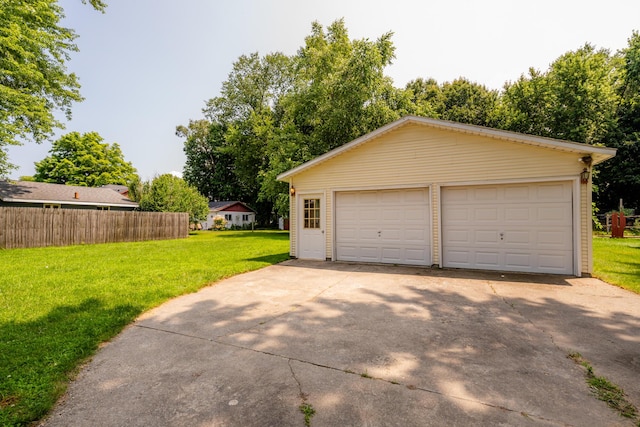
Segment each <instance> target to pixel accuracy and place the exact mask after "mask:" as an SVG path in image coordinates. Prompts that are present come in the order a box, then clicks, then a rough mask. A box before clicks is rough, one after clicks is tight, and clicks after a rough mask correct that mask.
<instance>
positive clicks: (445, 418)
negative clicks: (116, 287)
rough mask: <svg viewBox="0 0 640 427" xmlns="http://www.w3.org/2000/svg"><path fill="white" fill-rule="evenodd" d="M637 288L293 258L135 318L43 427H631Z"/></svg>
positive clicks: (639, 330)
mask: <svg viewBox="0 0 640 427" xmlns="http://www.w3.org/2000/svg"><path fill="white" fill-rule="evenodd" d="M639 312H640V296H638V295H635V294H632V293H629V292H627V291H624V290H622V289H619V288H615V287H613V286H609V285H607V284H605V283H603V282H601V281H599V280H596V279H590V278H587V279H585V278H567V277H560V276H543V275H519V274H506V273H505V274H501V273H495V272H477V271H473V272H471V271H451V270H430V269H421V268H413V267H392V266H377V265H359V264H342V263H324V262H316V263H314V262H305V261H300V260H295V261H287V262H285V263H282V264H279V265H275V266H271V267H267V268H265V269H262V270H259V271H255V272H251V273H246V274H243V275H240V276H235V277H232V278H230V279H227V280H224V281H222V282H219V283H217V284H215V285H214V286H210V287H208V288H205V289H203V290H201V291H200V292H198V293H195V294H191V295H187V296H183V297H180V298H177V299H175V300H172V301H170V302H168V303H166V304H164V305H162V306H160V307H158V308H156V309H154V310H151V311H150V312H148V313H146V314H145V315H143V316H141V317H140V318H139V319H138V320H137V321H136V322H135V323H134V324H133V325H132V326H131V327H128V328H127V329H126V330H125V331H124V332H123V333H122V334H121V335H119V336H118V337H117V338H116V339H115V340H114V341H113V342H111V343H109V344H108V345H106V346H105V347H104V348H103V349H102V350H101V351H100V352H99V353H98V354H97V355H96V356H95V358H94V360H93V361H92V362H91V363H90V364H89V365H88V366H87V368H86V369H85V370H84V371H83V372H82V373H81V374H80V376H79V378H78V380H77V381H75V382H74V383H73V384H72V385H71V386H70V388H69V392H68V394H67V396H66V398H65V399H63V401H62V402H61V403H60V404H59V405H58V406H57V407H56V408H55V409H54V411H53V413H52V416H51V417H50V418H49V419H48V420H47V421H46V423H45V424H46V425H49V426H58V425H60V426H61V425H64V426H72V425H77V426H80V425H89V424H94V425H103V426H105V425H114V426H115V425H139V426H143V425H172V426H175V425H184V426H194V425H196V426H214V425H215V426H218V425H220V426H222V425H232V426H235V425H238V426H303V425H304V415H303V414H302V412H301V410H300V405H302V404H306V405H310V407H312V408H313V409H314V410H315V414H314V415H313V417H312V418H311V425H312V426H316V425H317V426H334V425H341V426H347V425H402V426H424V425H497V424H505V425H634V423H633V421H631V420H628V419H625V418H622V417H620V416H619V415H618V414H617V413H615V412H614V411H613V410H611V409H610V408H608V407H607V405H606V404H605V403H604V402H601V401H598V400H596V399H595V397H593V395H592V393H591V392H590V390H589V388H588V386H587V384H586V383H585V381H584V373H583V370H582V368H581V367H579V366H577V365H576V364H575V363H574V362H573V361H571V360H569V359H568V358H567V357H566V356H567V354H568V353H569V352H571V351H578V352H580V353H581V354H582V355H583V357H584V358H586V359H587V360H589V361H590V362H591V364H592V365H593V367H594V370H595V372H596V374H597V375H604V376H607V377H608V378H609V379H610V380H611V381H612V382H614V383H617V384H619V385H621V386H622V387H623V388H624V389H625V391H626V392H627V394H628V395H629V398H630V400H631V401H632V402H633V403H635V404H636V405H638V404H639V403H640V385H639V383H640V382H639V381H637V379H638V378H640V320H639V319H638V317H637V313H639Z"/></svg>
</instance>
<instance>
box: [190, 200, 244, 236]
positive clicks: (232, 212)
mask: <svg viewBox="0 0 640 427" xmlns="http://www.w3.org/2000/svg"><path fill="white" fill-rule="evenodd" d="M217 216H221V217H223V218H224V219H225V221H226V227H227V228H232V227H234V226H235V227H245V226H249V225H251V224H252V223H254V222H255V221H256V211H254V210H253V209H251V208H250V207H249V206H247V205H246V204H244V203H242V202H239V201H235V200H234V201H223V202H209V214H208V215H207V219H206V220H205V221H203V222H202V223H201V224H202V228H203V229H204V230H208V229H210V228H213V221H214V219H215V217H217Z"/></svg>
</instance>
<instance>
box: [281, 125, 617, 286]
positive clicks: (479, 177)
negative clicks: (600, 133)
mask: <svg viewBox="0 0 640 427" xmlns="http://www.w3.org/2000/svg"><path fill="white" fill-rule="evenodd" d="M614 155H615V149H612V148H604V147H595V146H592V145H587V144H580V143H575V142H568V141H560V140H555V139H549V138H542V137H537V136H531V135H524V134H519V133H514V132H507V131H501V130H496V129H490V128H485V127H480V126H473V125H466V124H460V123H454V122H448V121H442V120H435V119H428V118H420V117H413V116H408V117H404V118H402V119H400V120H397V121H395V122H393V123H390V124H388V125H386V126H384V127H382V128H380V129H378V130H376V131H374V132H371V133H369V134H367V135H364V136H362V137H360V138H358V139H356V140H354V141H351V142H350V143H347V144H345V145H343V146H341V147H339V148H336V149H335V150H332V151H330V152H328V153H326V154H324V155H322V156H320V157H317V158H315V159H313V160H311V161H309V162H307V163H304V164H302V165H300V166H298V167H296V168H294V169H291V170H289V171H287V172H284V173H282V174H280V175H279V176H278V179H279V180H281V181H285V182H288V183H289V188H290V194H291V195H292V196H291V198H290V219H291V240H290V245H291V247H290V254H291V255H292V256H294V257H298V258H306V259H319V260H325V259H326V260H338V261H357V262H375V263H391V264H413V265H425V266H430V265H436V266H440V267H454V268H469V269H486V270H498V271H522V272H542V273H556V274H568V275H577V276H579V275H581V274H588V273H591V271H592V248H591V237H592V235H591V171H592V166H593V165H595V164H597V163H600V162H602V161H604V160H607V159H609V158H611V157H613V156H614Z"/></svg>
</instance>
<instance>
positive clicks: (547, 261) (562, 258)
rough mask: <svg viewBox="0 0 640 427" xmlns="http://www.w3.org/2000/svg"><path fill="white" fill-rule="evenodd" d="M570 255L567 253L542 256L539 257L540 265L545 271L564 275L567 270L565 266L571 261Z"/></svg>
mask: <svg viewBox="0 0 640 427" xmlns="http://www.w3.org/2000/svg"><path fill="white" fill-rule="evenodd" d="M569 255H570V254H568V253H566V252H556V253H553V252H551V253H545V254H541V255H540V256H539V257H538V265H539V266H540V268H543V269H545V270H550V271H556V272H558V273H562V272H563V271H564V270H565V265H566V264H567V263H568V262H569V261H570V259H569Z"/></svg>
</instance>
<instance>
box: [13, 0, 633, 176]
mask: <svg viewBox="0 0 640 427" xmlns="http://www.w3.org/2000/svg"><path fill="white" fill-rule="evenodd" d="M107 1H108V7H107V10H106V13H105V14H101V13H99V12H96V11H94V10H93V9H91V8H90V7H89V6H85V5H82V3H81V2H80V0H60V4H61V5H62V6H63V7H64V9H65V12H66V19H65V21H64V25H65V26H67V27H70V28H73V29H75V31H76V33H77V34H78V36H79V38H78V39H77V44H78V47H79V48H80V52H78V53H74V54H73V55H72V60H71V61H70V63H69V67H68V68H69V70H70V71H72V72H75V73H76V74H77V75H78V76H79V78H80V82H81V84H82V89H81V92H82V95H83V96H84V97H85V101H84V102H82V103H78V104H76V105H74V108H73V119H72V120H71V121H70V122H68V123H67V127H66V129H65V130H64V131H60V132H59V133H58V135H61V134H63V133H65V132H70V131H79V132H90V131H97V132H98V133H100V135H102V136H103V137H104V138H105V142H109V143H113V142H117V143H118V144H120V146H121V148H122V150H123V152H124V155H125V159H126V160H128V161H130V162H132V163H133V165H134V167H136V168H137V169H138V173H139V174H140V175H141V177H142V178H143V179H151V178H153V176H154V175H156V174H162V173H167V172H171V171H178V172H180V171H182V168H183V166H184V160H185V157H184V154H183V151H182V144H183V141H182V140H181V139H180V138H178V137H177V136H175V127H176V126H177V125H180V124H185V125H186V124H187V123H188V122H189V119H200V118H202V113H201V110H202V108H203V107H204V103H205V101H206V100H207V99H210V98H212V97H215V96H217V95H219V91H220V87H221V84H222V82H223V81H224V80H226V78H227V75H228V74H229V71H230V70H231V66H232V64H233V62H234V61H235V60H236V59H237V58H238V57H239V56H240V55H242V54H249V53H252V52H259V53H260V54H267V53H269V52H276V51H280V52H284V53H285V54H294V53H295V52H296V51H297V49H298V48H299V47H300V46H302V45H303V44H304V38H305V36H307V35H308V34H309V33H310V30H311V23H312V22H313V21H316V20H317V21H319V22H320V23H321V24H323V25H325V26H326V25H329V24H330V23H331V22H333V21H334V20H336V19H339V18H344V19H345V23H346V26H347V28H348V29H349V33H350V36H351V38H356V39H359V38H369V39H376V38H378V37H379V36H380V35H382V34H383V33H385V32H387V31H393V32H394V34H395V35H394V37H393V42H394V45H395V46H396V60H395V61H394V64H393V65H392V66H390V67H389V68H388V69H387V74H388V75H389V76H391V77H392V78H393V80H394V83H395V85H396V86H398V87H402V86H404V85H405V84H406V83H407V82H408V81H410V80H412V79H414V78H417V77H425V78H426V77H433V78H435V79H436V80H438V81H439V82H444V81H451V80H453V79H455V78H457V77H460V76H464V77H467V78H469V79H471V80H473V81H476V82H478V83H481V84H484V85H486V86H488V87H490V88H494V89H499V88H501V87H502V85H503V84H504V82H505V81H508V80H515V79H517V78H518V77H519V76H520V74H522V73H524V72H526V71H527V70H528V68H529V67H535V68H538V69H542V70H544V69H546V68H547V67H548V65H549V64H550V63H551V62H552V61H553V60H554V59H556V58H557V57H558V56H560V55H562V54H563V53H565V52H567V51H569V50H574V49H577V48H579V47H580V46H582V45H583V44H584V43H585V42H589V43H592V44H594V45H596V46H597V47H602V48H607V49H610V50H611V51H612V52H615V51H616V50H618V49H621V48H624V47H625V46H626V43H627V38H628V37H629V36H630V35H631V33H632V31H633V30H640V21H638V19H637V18H638V17H639V16H640V2H639V1H637V0H609V1H607V2H603V1H601V0H599V1H591V0H588V1H575V0H538V1H535V2H520V1H514V0H483V1H477V0H446V1H445V0H440V1H437V2H435V1H418V0H416V1H409V0H396V1H393V2H390V1H378V0H368V1H360V0H321V1H317V0H304V1H303V0H234V1H224V2H222V1H218V0H107ZM50 148H51V144H50V143H44V144H41V145H37V144H35V143H31V142H27V143H26V144H25V145H24V146H22V147H12V148H10V150H9V156H10V160H11V161H12V162H13V163H15V164H17V165H18V166H19V167H20V168H19V169H18V170H17V171H14V172H13V173H12V174H11V177H13V178H18V177H19V176H21V175H32V174H33V173H34V167H33V163H34V162H36V161H39V160H42V159H43V158H44V157H46V156H47V152H48V151H49V149H50Z"/></svg>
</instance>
